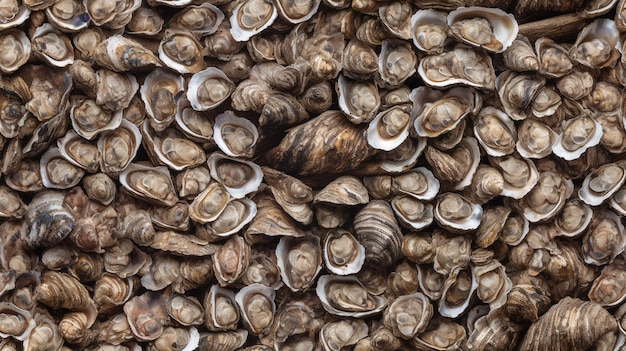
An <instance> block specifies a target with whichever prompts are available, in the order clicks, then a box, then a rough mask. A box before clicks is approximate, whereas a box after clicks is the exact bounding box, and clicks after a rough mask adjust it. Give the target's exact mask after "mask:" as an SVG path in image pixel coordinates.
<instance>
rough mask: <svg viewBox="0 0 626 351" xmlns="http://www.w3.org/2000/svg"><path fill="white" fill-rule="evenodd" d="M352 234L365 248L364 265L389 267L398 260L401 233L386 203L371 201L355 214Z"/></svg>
mask: <svg viewBox="0 0 626 351" xmlns="http://www.w3.org/2000/svg"><path fill="white" fill-rule="evenodd" d="M354 234H355V236H356V238H357V239H358V240H359V242H360V243H361V244H362V245H363V246H365V261H366V263H369V264H371V265H374V266H379V267H389V266H391V265H392V264H393V263H394V262H395V261H396V260H397V259H398V258H400V255H401V253H400V249H401V246H402V240H403V239H402V232H401V230H400V227H399V225H398V222H397V221H396V219H395V217H394V214H393V210H392V209H391V206H390V205H389V204H388V203H387V202H386V201H384V200H372V201H370V202H369V203H368V204H367V205H365V207H363V208H362V209H361V210H360V211H359V212H357V214H356V215H355V216H354Z"/></svg>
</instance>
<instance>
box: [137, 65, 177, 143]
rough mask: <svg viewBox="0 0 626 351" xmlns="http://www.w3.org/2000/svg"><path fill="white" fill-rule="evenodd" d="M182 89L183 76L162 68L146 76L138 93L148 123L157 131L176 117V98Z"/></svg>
mask: <svg viewBox="0 0 626 351" xmlns="http://www.w3.org/2000/svg"><path fill="white" fill-rule="evenodd" d="M184 89H185V85H184V81H183V77H182V76H180V75H177V74H174V73H172V72H170V71H168V70H166V69H164V68H157V69H155V70H153V71H152V72H150V74H148V76H146V79H145V80H144V83H143V84H142V85H141V88H140V89H139V93H140V94H141V100H142V101H143V103H144V106H145V108H146V113H147V114H148V116H149V121H150V125H151V126H152V128H154V129H155V130H156V131H157V132H160V131H163V130H164V129H165V128H167V127H168V126H169V125H170V124H171V123H172V121H173V120H174V118H175V117H176V100H177V99H178V98H179V97H180V96H181V95H182V92H183V91H184Z"/></svg>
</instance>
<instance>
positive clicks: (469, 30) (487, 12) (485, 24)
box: [447, 7, 518, 52]
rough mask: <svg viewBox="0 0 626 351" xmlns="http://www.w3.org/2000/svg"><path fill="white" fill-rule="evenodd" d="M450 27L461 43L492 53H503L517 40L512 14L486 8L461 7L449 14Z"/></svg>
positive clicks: (516, 29) (515, 25)
mask: <svg viewBox="0 0 626 351" xmlns="http://www.w3.org/2000/svg"><path fill="white" fill-rule="evenodd" d="M447 21H448V26H449V27H450V31H451V32H452V34H453V35H454V36H455V37H456V38H457V39H459V40H460V41H462V42H464V43H466V44H469V45H473V46H478V47H480V48H483V49H485V50H488V51H491V52H503V51H504V50H506V49H507V48H508V47H509V46H511V44H512V43H513V40H515V38H517V32H518V27H517V21H516V20H515V17H513V15H512V14H507V13H505V12H504V11H502V10H500V9H491V8H486V7H461V8H458V9H456V10H454V11H452V12H450V13H449V14H448V18H447Z"/></svg>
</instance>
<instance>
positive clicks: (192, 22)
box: [169, 3, 225, 36]
mask: <svg viewBox="0 0 626 351" xmlns="http://www.w3.org/2000/svg"><path fill="white" fill-rule="evenodd" d="M224 17H225V16H224V12H222V10H220V9H219V8H218V7H217V6H215V5H213V4H211V3H202V4H199V5H190V6H186V7H185V8H184V9H183V10H181V11H180V12H178V13H177V14H176V15H174V17H172V19H171V20H170V21H169V25H170V26H171V27H172V28H179V29H186V30H188V31H190V32H192V33H194V34H196V35H200V36H204V35H210V34H213V33H215V31H217V28H218V27H219V25H220V23H222V21H223V20H224Z"/></svg>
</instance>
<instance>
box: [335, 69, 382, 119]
mask: <svg viewBox="0 0 626 351" xmlns="http://www.w3.org/2000/svg"><path fill="white" fill-rule="evenodd" d="M336 90H337V95H338V97H339V108H340V109H341V111H342V112H343V113H344V114H345V115H346V117H347V118H348V119H349V120H350V121H351V122H352V123H354V124H360V123H368V122H371V121H372V120H373V119H374V117H375V116H376V113H377V112H378V108H379V107H380V96H379V94H378V89H377V88H376V85H375V84H373V83H372V82H367V81H357V80H352V79H349V78H346V77H344V76H343V75H339V78H338V79H337V85H336Z"/></svg>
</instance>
